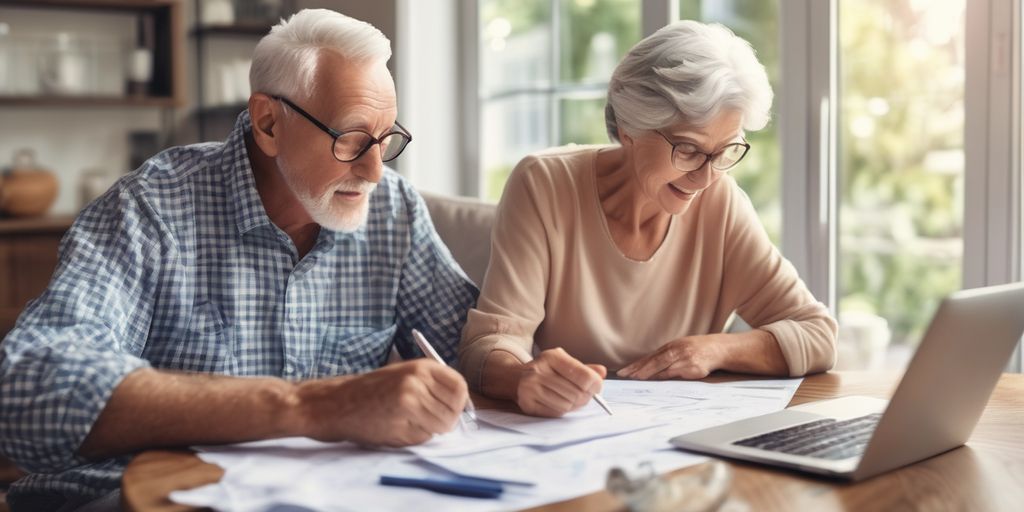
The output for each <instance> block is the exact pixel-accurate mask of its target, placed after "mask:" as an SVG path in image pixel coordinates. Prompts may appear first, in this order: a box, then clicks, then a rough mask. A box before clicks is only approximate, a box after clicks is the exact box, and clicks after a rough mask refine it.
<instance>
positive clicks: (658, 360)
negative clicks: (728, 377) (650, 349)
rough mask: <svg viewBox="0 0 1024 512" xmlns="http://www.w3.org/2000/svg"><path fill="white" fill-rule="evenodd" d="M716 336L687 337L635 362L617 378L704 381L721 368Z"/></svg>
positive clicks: (671, 342) (674, 341) (669, 343)
mask: <svg viewBox="0 0 1024 512" xmlns="http://www.w3.org/2000/svg"><path fill="white" fill-rule="evenodd" d="M715 336H716V335H713V334H712V335H705V336H684V337H682V338H679V339H676V340H672V341H670V342H668V343H666V344H664V345H662V346H661V348H659V349H658V350H656V351H654V353H653V354H651V355H649V356H647V357H644V358H642V359H639V360H637V361H634V362H633V363H631V364H629V365H628V366H626V367H624V368H622V369H621V370H619V371H618V372H616V375H618V376H619V377H624V378H627V379H635V380H668V379H703V378H704V377H707V376H708V374H710V373H711V372H713V371H715V370H717V369H719V368H720V362H719V361H720V354H719V351H718V348H717V346H716V342H715V340H714V339H713V338H715Z"/></svg>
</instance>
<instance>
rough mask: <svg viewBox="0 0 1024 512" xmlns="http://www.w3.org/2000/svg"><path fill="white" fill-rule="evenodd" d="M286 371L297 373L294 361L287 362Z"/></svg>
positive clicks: (289, 373)
mask: <svg viewBox="0 0 1024 512" xmlns="http://www.w3.org/2000/svg"><path fill="white" fill-rule="evenodd" d="M284 372H285V373H287V374H288V375H291V374H293V373H295V365H294V364H292V363H286V364H285V365H284Z"/></svg>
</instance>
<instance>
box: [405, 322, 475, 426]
mask: <svg viewBox="0 0 1024 512" xmlns="http://www.w3.org/2000/svg"><path fill="white" fill-rule="evenodd" d="M412 339H413V341H415V342H416V346H417V347H419V348H420V351H421V352H423V354H424V355H426V356H427V357H429V358H431V359H433V360H434V361H437V362H439V363H441V364H445V362H444V359H441V356H440V355H439V354H438V353H437V351H436V350H434V347H433V345H431V344H430V342H429V341H427V338H424V337H423V334H422V333H421V332H420V331H417V330H416V329H413V330H412ZM459 423H460V424H461V425H462V429H463V430H467V431H468V430H479V429H480V425H479V424H478V423H477V422H476V407H473V401H472V400H470V399H468V398H467V399H466V407H465V408H464V409H463V410H462V414H461V415H460V416H459Z"/></svg>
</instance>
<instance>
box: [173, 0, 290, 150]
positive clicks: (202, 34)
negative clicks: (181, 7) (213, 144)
mask: <svg viewBox="0 0 1024 512" xmlns="http://www.w3.org/2000/svg"><path fill="white" fill-rule="evenodd" d="M194 2H195V13H196V14H195V26H194V27H193V28H192V30H190V31H189V33H190V35H191V36H192V37H193V38H194V40H195V48H196V70H195V77H196V110H195V113H196V122H197V126H198V130H197V131H198V134H199V140H202V141H205V140H217V139H219V138H220V137H222V136H224V135H225V134H224V133H219V132H217V133H211V130H210V127H209V125H210V124H211V122H212V121H214V120H216V121H222V122H223V121H227V122H233V121H234V118H235V117H237V116H238V114H239V113H241V112H242V111H243V110H245V109H246V108H247V107H248V105H246V104H245V103H244V102H243V103H230V104H217V105H208V104H207V102H208V95H207V93H206V91H205V88H206V85H207V84H206V77H207V72H208V70H207V69H206V67H207V65H209V62H210V59H208V58H207V53H208V51H209V49H210V47H211V45H212V44H213V43H214V41H216V40H224V39H241V40H251V41H252V46H253V47H254V48H255V46H256V43H257V42H258V41H259V39H260V38H262V37H263V36H265V35H267V34H268V33H269V32H270V29H271V27H273V26H274V24H275V23H276V22H277V20H276V19H274V20H269V19H268V20H266V21H257V20H239V21H237V22H236V23H231V24H205V23H203V20H202V16H201V12H202V8H201V7H202V6H201V5H200V4H201V2H202V0H194Z"/></svg>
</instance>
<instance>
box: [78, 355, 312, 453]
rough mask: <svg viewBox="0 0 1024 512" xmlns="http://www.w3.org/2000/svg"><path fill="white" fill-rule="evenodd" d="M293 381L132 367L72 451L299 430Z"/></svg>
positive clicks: (229, 440) (255, 436)
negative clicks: (86, 434) (83, 437)
mask: <svg viewBox="0 0 1024 512" xmlns="http://www.w3.org/2000/svg"><path fill="white" fill-rule="evenodd" d="M295 390H296V385H295V384H293V383H290V382H287V381H284V380H282V379H276V378H247V377H227V376H220V375H205V374H189V373H172V372H165V371H158V370H154V369H150V368H147V369H141V370H136V371H134V372H132V373H131V374H129V375H128V376H127V377H125V378H124V380H122V381H121V383H120V384H119V385H118V386H117V388H116V389H114V393H113V395H112V396H111V398H110V400H109V401H108V402H107V404H106V406H105V407H104V409H103V412H102V413H101V414H100V416H99V418H98V419H97V420H96V422H95V423H94V424H93V427H92V429H91V430H90V431H89V435H88V436H86V438H85V441H84V442H83V443H82V445H81V446H80V447H79V450H78V452H79V454H80V455H82V456H84V457H87V458H93V459H100V458H107V457H112V456H115V455H121V454H125V453H133V452H136V451H139V450H142V449H146V448H155V447H179V446H190V445H196V444H225V443H237V442H244V441H253V440H258V439H269V438H275V437H285V436H292V435H302V430H303V418H302V413H301V411H300V409H301V408H300V404H299V403H298V398H297V394H296V392H295Z"/></svg>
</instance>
